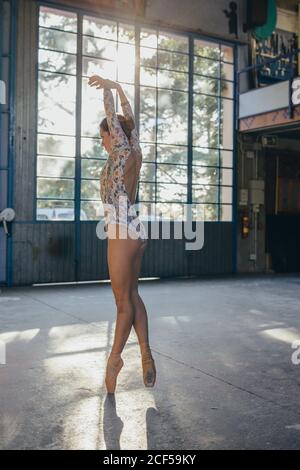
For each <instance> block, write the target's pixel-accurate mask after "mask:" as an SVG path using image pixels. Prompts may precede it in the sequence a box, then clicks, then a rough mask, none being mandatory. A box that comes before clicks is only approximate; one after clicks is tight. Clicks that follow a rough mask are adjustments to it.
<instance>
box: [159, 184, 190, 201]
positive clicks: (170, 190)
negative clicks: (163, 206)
mask: <svg viewBox="0 0 300 470" xmlns="http://www.w3.org/2000/svg"><path fill="white" fill-rule="evenodd" d="M157 200H158V201H165V202H167V201H168V202H184V203H186V201H187V187H186V185H179V184H158V185H157Z"/></svg>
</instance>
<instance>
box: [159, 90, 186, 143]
mask: <svg viewBox="0 0 300 470" xmlns="http://www.w3.org/2000/svg"><path fill="white" fill-rule="evenodd" d="M187 126H188V94H187V93H182V92H178V91H167V90H165V91H163V90H158V129H157V133H158V135H157V140H158V141H159V142H162V143H169V144H183V145H186V144H187Z"/></svg>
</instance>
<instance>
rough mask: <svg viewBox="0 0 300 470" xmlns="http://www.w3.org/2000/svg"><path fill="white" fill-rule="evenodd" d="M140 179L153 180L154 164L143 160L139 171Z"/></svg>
mask: <svg viewBox="0 0 300 470" xmlns="http://www.w3.org/2000/svg"><path fill="white" fill-rule="evenodd" d="M140 181H153V182H155V164H154V163H145V162H143V164H142V167H141V173H140Z"/></svg>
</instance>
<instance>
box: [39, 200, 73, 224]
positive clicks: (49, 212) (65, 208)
mask: <svg viewBox="0 0 300 470" xmlns="http://www.w3.org/2000/svg"><path fill="white" fill-rule="evenodd" d="M36 218H37V220H74V201H64V200H61V201H53V200H51V199H50V200H49V201H46V200H40V199H38V200H37V211H36Z"/></svg>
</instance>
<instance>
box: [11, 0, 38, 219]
mask: <svg viewBox="0 0 300 470" xmlns="http://www.w3.org/2000/svg"><path fill="white" fill-rule="evenodd" d="M36 22H37V5H36V3H35V2H24V1H19V2H18V19H17V67H16V129H15V132H16V137H15V145H16V158H15V165H14V168H15V172H14V193H15V198H14V209H15V211H16V220H22V221H25V220H28V221H32V217H33V210H34V190H35V161H36V158H35V147H36V144H35V139H36V109H37V100H36V77H35V65H36V62H37V28H36Z"/></svg>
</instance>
